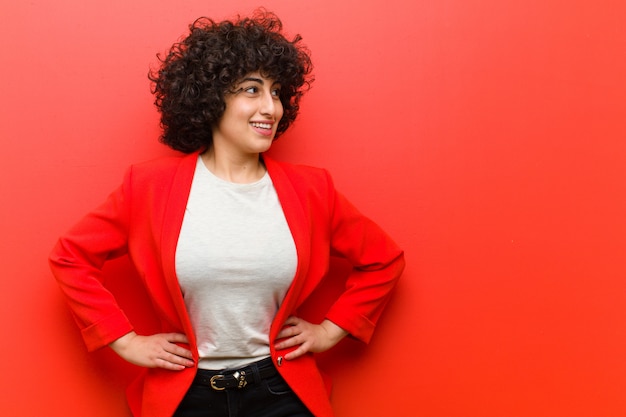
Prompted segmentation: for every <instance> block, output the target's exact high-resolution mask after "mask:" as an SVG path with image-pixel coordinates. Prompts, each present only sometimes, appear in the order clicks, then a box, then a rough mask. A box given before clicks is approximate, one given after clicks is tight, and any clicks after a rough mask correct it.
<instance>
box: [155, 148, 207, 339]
mask: <svg viewBox="0 0 626 417" xmlns="http://www.w3.org/2000/svg"><path fill="white" fill-rule="evenodd" d="M197 160H198V153H193V154H190V155H187V156H186V157H184V158H182V159H181V162H180V164H179V166H178V167H177V169H176V171H175V172H174V173H173V177H172V182H171V188H170V190H169V196H168V197H167V198H166V199H165V202H164V204H165V205H166V207H165V210H164V218H163V229H162V233H161V262H162V265H163V274H164V277H165V281H166V284H167V287H168V290H169V293H170V294H171V295H172V300H173V301H174V305H175V306H176V311H177V313H178V318H179V319H180V323H182V325H183V330H184V331H185V334H186V335H187V337H188V338H189V339H190V342H192V344H193V345H195V335H194V332H193V328H192V326H191V321H190V320H189V315H188V314H187V309H186V307H185V301H184V299H183V296H182V292H181V289H180V285H179V283H178V277H177V276H176V246H177V245H178V236H179V234H180V229H181V227H182V223H183V217H184V216H185V209H186V208H187V201H188V200H189V193H190V191H191V182H192V180H193V176H194V173H195V168H196V163H197ZM192 339H193V340H192Z"/></svg>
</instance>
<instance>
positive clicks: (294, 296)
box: [263, 157, 311, 340]
mask: <svg viewBox="0 0 626 417" xmlns="http://www.w3.org/2000/svg"><path fill="white" fill-rule="evenodd" d="M263 160H264V162H265V166H266V167H267V171H268V173H269V175H270V177H271V179H272V182H273V184H274V188H275V189H276V194H277V195H278V199H279V201H280V204H281V206H282V209H283V212H284V213H285V218H286V219H287V224H288V225H289V229H290V230H291V234H292V236H293V239H294V242H295V245H296V252H297V256H298V264H297V267H296V274H295V276H294V279H293V282H292V283H291V286H290V287H289V291H288V292H287V295H286V296H285V299H284V300H283V303H282V304H281V306H280V308H279V310H278V313H277V314H276V317H275V319H274V321H273V323H272V328H271V329H270V340H274V339H275V338H276V335H277V334H278V332H279V331H280V329H281V328H282V323H284V321H285V320H286V319H287V317H288V316H289V314H291V313H292V312H293V310H294V308H295V307H296V302H297V300H298V296H299V294H300V292H301V289H302V286H303V285H304V282H305V278H306V271H307V270H308V269H309V262H310V253H311V239H310V231H309V226H308V222H307V217H306V214H305V211H304V207H302V202H301V201H300V199H299V198H298V194H297V193H296V190H295V188H294V185H293V183H292V182H291V180H290V179H289V177H288V175H287V173H286V172H285V171H284V169H283V168H282V167H281V166H280V164H278V163H277V162H275V161H273V160H271V159H269V158H266V157H264V158H263Z"/></svg>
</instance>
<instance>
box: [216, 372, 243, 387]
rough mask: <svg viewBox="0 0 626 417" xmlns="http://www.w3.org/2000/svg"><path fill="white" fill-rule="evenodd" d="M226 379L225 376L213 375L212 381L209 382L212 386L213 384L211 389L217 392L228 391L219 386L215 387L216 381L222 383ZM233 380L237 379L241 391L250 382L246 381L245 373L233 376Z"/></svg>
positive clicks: (236, 373)
mask: <svg viewBox="0 0 626 417" xmlns="http://www.w3.org/2000/svg"><path fill="white" fill-rule="evenodd" d="M224 378H226V377H225V376H224V375H213V376H212V377H211V379H210V380H209V382H210V384H211V388H213V389H214V390H216V391H223V390H225V389H226V387H218V386H217V385H215V381H221V380H222V379H224ZM233 378H235V380H236V381H237V388H238V389H241V388H243V387H245V386H246V385H248V381H246V373H245V372H244V371H241V372H239V371H237V372H235V373H234V374H233Z"/></svg>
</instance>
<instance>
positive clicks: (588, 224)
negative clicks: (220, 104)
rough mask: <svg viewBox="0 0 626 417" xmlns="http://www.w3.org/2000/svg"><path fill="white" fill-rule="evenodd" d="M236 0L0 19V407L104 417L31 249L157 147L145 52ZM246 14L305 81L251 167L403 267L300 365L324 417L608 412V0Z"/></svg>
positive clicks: (621, 93) (624, 186)
mask: <svg viewBox="0 0 626 417" xmlns="http://www.w3.org/2000/svg"><path fill="white" fill-rule="evenodd" d="M255 3H256V2H252V1H243V0H237V1H232V2H207V1H196V0H194V1H192V0H188V1H183V2H179V1H172V0H151V1H147V0H135V1H126V0H109V1H106V2H104V1H103V2H89V1H82V0H80V1H79V0H57V1H54V2H43V1H26V0H15V1H4V2H2V4H0V15H1V16H2V17H3V19H2V21H3V23H2V25H0V35H1V38H2V39H3V54H2V61H1V62H2V64H1V65H0V72H1V73H2V78H1V79H2V84H1V87H0V91H1V92H2V94H1V97H0V138H1V140H2V145H3V150H4V152H3V154H2V155H3V156H2V157H1V158H2V161H1V165H0V167H1V168H0V169H1V172H2V175H0V190H2V195H3V203H2V204H1V207H0V231H1V233H2V238H1V239H0V253H1V256H2V262H1V264H0V265H1V268H2V275H3V279H1V280H0V297H1V300H0V309H1V311H2V317H3V318H2V321H1V325H2V327H1V328H0V330H1V331H0V334H2V335H3V339H4V340H3V342H2V343H1V346H2V347H1V348H0V349H1V351H0V352H2V355H1V358H2V359H1V360H0V369H1V370H2V377H1V378H0V384H2V390H1V392H2V394H1V395H0V415H3V416H27V417H30V416H33V417H35V416H41V415H46V416H59V417H61V416H64V417H65V416H85V415H87V416H91V417H99V416H100V417H110V416H127V415H128V412H127V409H126V405H125V403H124V399H123V396H122V386H123V384H124V383H125V382H126V381H127V380H128V379H129V378H130V377H131V376H132V373H133V368H132V367H129V366H123V365H122V364H121V363H120V362H119V361H117V359H116V358H115V357H114V356H112V354H111V353H110V352H107V351H101V352H97V353H95V354H87V353H86V352H85V349H84V347H83V345H82V341H81V340H80V338H79V335H78V332H77V330H76V328H75V326H74V324H73V322H72V320H71V317H70V315H69V313H68V311H67V309H66V308H65V305H64V302H63V300H62V299H61V297H60V294H59V291H58V290H57V288H56V284H55V283H54V281H53V279H52V276H51V274H50V273H49V271H48V267H47V260H46V258H47V254H48V252H49V250H50V248H51V247H52V245H53V243H54V241H55V240H56V238H57V236H58V235H59V234H61V233H62V232H63V231H65V230H66V229H67V228H68V227H69V226H70V225H71V224H72V223H73V222H74V221H75V220H77V219H78V217H79V216H81V215H82V214H83V213H85V212H86V211H87V210H89V209H91V208H92V207H93V206H94V205H96V204H97V203H99V202H100V201H101V200H102V199H103V198H104V197H105V196H106V194H108V192H109V191H110V190H112V189H113V187H114V186H116V185H117V183H118V182H119V181H120V180H121V177H122V174H123V171H124V169H125V168H126V166H127V165H129V164H130V163H133V162H137V161H141V160H145V159H149V158H152V157H155V156H158V155H163V154H165V153H167V152H168V151H167V150H166V149H165V147H163V146H162V145H159V144H158V143H157V136H158V119H157V115H156V112H155V110H154V108H153V106H152V97H151V95H150V93H149V84H148V81H147V78H146V73H147V71H148V67H149V65H150V64H154V63H155V58H154V56H155V53H156V52H159V51H163V50H164V49H166V48H167V47H168V46H169V45H170V44H171V43H172V42H173V41H174V40H175V39H177V38H178V37H179V36H181V35H182V34H183V33H184V32H185V30H186V25H187V24H188V23H190V22H191V21H192V20H194V18H196V17H197V16H199V15H203V14H205V15H209V16H213V17H216V18H218V19H219V18H223V17H227V16H231V15H232V14H233V13H234V12H237V11H240V12H242V13H248V12H250V11H251V10H252V9H253V8H254V5H255ZM218 4H219V5H218ZM265 4H266V6H267V7H268V8H269V9H271V10H274V11H276V12H277V13H278V14H279V15H280V16H281V18H282V19H283V20H284V22H285V24H286V28H287V30H288V31H289V32H290V33H295V32H300V33H301V34H302V35H303V36H304V39H305V41H306V43H307V44H308V46H309V47H310V49H311V50H312V51H313V58H314V62H315V64H316V75H317V81H316V83H315V86H314V88H313V89H312V90H311V91H310V93H309V95H308V96H307V97H306V98H305V100H304V103H303V106H302V117H301V119H300V120H299V121H298V122H297V123H296V125H295V127H294V129H293V130H292V131H291V132H290V133H289V134H287V135H286V136H285V137H283V138H282V139H280V140H279V142H277V143H276V148H275V149H274V154H275V156H277V157H280V158H285V159H290V160H293V161H298V162H304V163H309V164H313V165H318V166H324V167H326V168H328V169H330V170H331V172H332V173H333V174H334V177H335V179H336V182H337V184H338V186H339V187H340V188H341V189H342V190H343V191H344V192H345V193H346V194H347V195H348V196H349V197H350V198H351V199H352V200H353V201H354V202H355V203H356V204H357V205H358V206H359V207H360V208H361V209H362V210H363V211H364V212H365V213H367V214H369V215H370V216H371V217H373V218H375V219H376V220H377V221H378V222H379V223H380V224H381V225H382V226H383V227H384V228H386V229H387V230H388V231H389V232H390V233H391V234H392V235H393V236H394V237H395V238H396V240H397V241H398V242H399V243H400V244H401V245H402V246H403V247H404V248H405V249H406V254H407V261H408V267H407V270H406V273H405V275H404V278H403V280H402V282H401V284H400V286H399V289H398V291H397V293H396V296H395V298H394V300H393V301H392V304H391V305H390V307H389V310H388V311H387V313H386V314H385V316H384V317H383V320H382V323H381V326H380V328H379V331H378V333H377V335H376V337H375V338H374V340H373V341H372V343H371V345H370V346H368V347H367V348H366V349H364V348H363V347H362V346H360V345H358V344H356V343H350V342H348V343H344V344H343V345H342V346H340V347H339V349H338V350H337V352H336V354H335V355H332V356H325V357H324V363H325V365H326V367H327V368H329V370H330V372H331V373H332V374H334V376H335V381H336V385H335V391H334V395H333V403H334V406H335V408H336V411H337V415H338V417H357V416H358V417H361V416H385V415H400V416H432V417H441V416H446V417H451V416H470V417H473V416H480V417H489V416H493V417H501V416H507V417H514V416H568V417H571V416H584V417H589V416H594V417H598V416H611V417H613V416H621V415H625V414H626V395H624V392H625V390H626V311H625V306H626V279H625V278H626V261H625V256H624V255H625V248H626V216H625V214H626V182H625V174H626V142H625V140H624V139H625V136H626V81H625V78H624V77H625V74H626V25H625V24H624V22H625V21H626V3H624V2H623V1H610V0H606V1H602V0H599V1H598V0H594V1H591V0H587V1H558V0H543V1H539V0H526V1H515V0H513V1H497V0H491V1H490V0H483V1H479V0H472V1H467V0H440V1H426V0H404V1H399V0H391V1H382V0H363V1H358V2H357V1H336V0H319V1H311V2H304V1H288V0H282V1H280V0H268V1H267V2H265ZM118 267H120V268H121V267H123V266H119V265H113V266H112V267H111V268H112V270H113V271H115V268H118ZM127 298H128V299H127V302H128V303H129V304H130V305H132V304H133V301H134V296H132V295H131V296H127Z"/></svg>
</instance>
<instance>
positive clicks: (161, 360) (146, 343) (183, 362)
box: [109, 332, 194, 371]
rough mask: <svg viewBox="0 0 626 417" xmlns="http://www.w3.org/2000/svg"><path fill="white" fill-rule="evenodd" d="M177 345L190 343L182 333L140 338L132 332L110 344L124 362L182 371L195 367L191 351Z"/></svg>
mask: <svg viewBox="0 0 626 417" xmlns="http://www.w3.org/2000/svg"><path fill="white" fill-rule="evenodd" d="M176 343H189V340H188V339H187V336H185V335H184V334H181V333H159V334H155V335H152V336H140V335H138V334H137V333H135V332H130V333H127V334H125V335H124V336H122V337H120V338H119V339H117V340H115V341H114V342H112V343H110V344H109V346H110V347H111V349H113V350H114V351H115V353H117V354H118V355H120V356H121V357H122V358H123V359H124V360H126V361H128V362H130V363H132V364H135V365H139V366H144V367H147V368H165V369H169V370H172V371H180V370H183V369H185V368H189V367H192V366H194V362H193V356H192V354H191V351H190V350H189V349H185V348H183V347H181V346H178V345H177V344H176Z"/></svg>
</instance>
